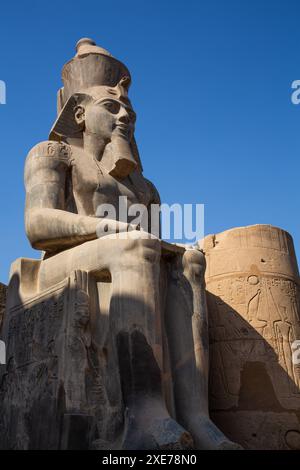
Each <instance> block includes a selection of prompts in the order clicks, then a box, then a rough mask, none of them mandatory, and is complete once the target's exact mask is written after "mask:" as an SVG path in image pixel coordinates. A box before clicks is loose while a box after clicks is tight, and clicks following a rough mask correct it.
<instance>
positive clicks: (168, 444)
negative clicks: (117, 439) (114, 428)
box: [122, 409, 194, 450]
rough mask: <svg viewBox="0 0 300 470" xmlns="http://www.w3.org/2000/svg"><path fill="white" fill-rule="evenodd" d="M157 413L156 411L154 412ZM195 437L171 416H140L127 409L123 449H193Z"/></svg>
mask: <svg viewBox="0 0 300 470" xmlns="http://www.w3.org/2000/svg"><path fill="white" fill-rule="evenodd" d="M154 414H155V413H154ZM192 448H194V445H193V438H192V436H191V435H190V433H188V432H187V431H186V430H185V429H184V428H183V427H182V426H180V425H179V424H178V423H177V422H176V421H175V420H173V419H172V418H170V417H169V416H163V417H159V416H153V417H152V418H151V419H149V417H147V416H145V417H144V419H143V417H142V416H141V414H140V413H138V416H136V415H135V414H134V412H131V411H130V410H128V409H127V412H126V416H125V432H124V438H123V444H122V449H124V450H152V449H156V450H157V449H162V450H163V449H169V450H176V449H177V450H183V449H192Z"/></svg>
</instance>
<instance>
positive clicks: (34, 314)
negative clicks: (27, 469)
mask: <svg viewBox="0 0 300 470" xmlns="http://www.w3.org/2000/svg"><path fill="white" fill-rule="evenodd" d="M62 79H63V84H64V86H63V88H61V89H60V90H59V93H58V117H57V120H56V122H55V123H54V125H53V127H52V130H51V132H50V137H49V139H50V140H48V141H45V142H41V143H39V144H37V145H36V146H35V147H33V148H32V149H31V151H30V152H29V154H28V157H27V160H26V166H25V186H26V214H25V221H26V232H27V236H28V238H29V240H30V243H31V245H32V247H34V248H36V249H37V250H41V251H42V252H43V253H42V259H40V260H30V259H24V258H22V259H18V260H17V261H15V262H14V264H13V265H12V268H11V275H10V284H9V287H8V297H7V299H8V300H7V309H6V314H5V318H4V322H3V335H4V337H5V338H7V370H6V373H5V374H4V376H3V377H2V385H1V399H2V404H3V409H5V410H4V411H3V413H2V418H1V428H0V431H1V430H2V431H3V432H4V431H5V438H4V437H3V436H2V438H1V439H2V441H1V442H2V444H1V445H2V447H6V448H16V449H20V448H26V449H27V448H28V449H29V448H52V449H55V448H60V449H67V448H90V449H93V448H94V449H100V448H102V449H184V448H196V449H236V448H240V447H239V445H237V444H235V443H233V442H232V441H230V440H229V439H228V438H226V437H225V436H224V434H223V433H222V432H221V431H220V430H219V429H218V428H217V427H216V425H215V424H214V423H213V422H212V421H211V420H210V418H209V412H208V372H209V365H208V359H209V358H208V319H207V307H206V298H205V283H204V273H205V259H204V255H203V253H202V251H201V249H200V248H199V247H198V244H196V245H195V246H193V247H191V246H185V245H179V244H178V245H176V244H172V243H167V242H165V241H162V240H161V239H160V238H159V236H157V234H153V233H152V234H151V233H150V232H151V230H150V229H149V231H147V230H144V229H143V227H141V226H140V224H136V223H135V222H134V220H133V219H134V218H133V217H132V218H131V219H130V218H129V219H128V220H127V221H124V220H123V219H122V218H121V217H120V215H119V212H120V207H119V200H120V197H126V198H127V204H128V207H129V209H130V207H131V206H132V205H134V204H140V205H143V207H146V208H147V209H148V213H149V214H151V206H152V205H154V204H155V205H159V204H160V198H159V194H158V192H157V190H156V189H155V187H154V185H153V184H152V183H150V182H149V181H148V180H147V179H145V177H144V176H143V173H142V166H141V161H140V158H139V154H138V149H137V146H136V143H135V139H134V126H135V118H136V115H135V113H134V111H133V108H132V105H131V103H130V101H129V98H128V88H129V85H130V81H131V79H130V73H129V71H128V70H127V68H126V67H125V66H124V65H123V64H122V63H121V62H119V61H118V60H116V59H115V58H114V57H112V55H111V54H110V53H109V52H107V51H106V50H104V49H102V48H101V47H98V46H96V45H95V43H94V42H93V41H92V40H90V39H86V38H85V39H82V40H80V41H79V42H78V44H77V53H76V56H75V57H74V58H73V59H72V60H70V61H69V62H67V64H66V65H65V66H64V68H63V72H62ZM107 205H110V206H113V207H114V209H115V214H116V217H115V218H114V217H111V218H110V217H109V216H105V214H104V213H103V212H101V211H100V212H99V207H100V208H101V207H102V208H103V207H106V206H107ZM106 215H107V214H106ZM149 227H151V220H150V222H149ZM14 383H17V384H18V386H17V387H15V388H14V389H13V390H12V388H13V384H14ZM8 390H10V393H8ZM4 441H5V442H4ZM3 442H4V443H3Z"/></svg>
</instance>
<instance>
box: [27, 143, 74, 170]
mask: <svg viewBox="0 0 300 470" xmlns="http://www.w3.org/2000/svg"><path fill="white" fill-rule="evenodd" d="M40 158H43V159H48V160H43V163H44V164H46V165H47V163H49V164H51V162H53V161H56V162H61V163H65V164H66V165H67V166H69V164H70V162H71V147H70V145H68V144H66V143H64V142H56V141H54V140H45V141H44V142H39V143H38V144H36V145H35V146H34V147H33V148H32V149H31V150H30V151H29V153H28V155H27V159H26V164H27V163H29V162H32V161H33V160H36V159H40Z"/></svg>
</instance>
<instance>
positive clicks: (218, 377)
mask: <svg viewBox="0 0 300 470" xmlns="http://www.w3.org/2000/svg"><path fill="white" fill-rule="evenodd" d="M266 234H267V235H266ZM266 237H267V239H268V240H269V243H270V246H268V245H267V243H265V241H264V239H265V238H266ZM215 241H216V243H215V244H214V246H212V247H209V246H208V245H206V258H207V262H208V265H209V267H210V271H209V272H208V273H207V277H206V282H207V298H208V308H209V319H210V324H209V327H210V328H209V330H210V364H211V370H210V407H211V410H212V411H213V413H215V417H216V419H217V423H218V424H219V425H220V421H218V419H221V422H222V423H223V426H226V424H225V423H227V424H228V420H230V422H231V431H232V429H233V424H232V423H233V421H234V413H233V411H232V410H237V411H236V415H235V416H236V419H241V417H240V413H238V410H241V409H244V408H245V406H246V407H247V406H248V408H249V409H252V410H253V412H254V411H255V410H256V411H257V412H260V413H261V408H260V407H261V403H262V402H264V403H265V405H264V411H265V412H267V411H274V407H275V408H276V410H277V412H281V410H282V412H283V410H300V380H299V371H300V370H299V365H295V364H293V362H292V343H293V342H294V341H295V340H296V339H299V338H300V305H299V298H300V296H299V294H300V292H299V277H298V272H297V270H295V269H294V267H295V266H296V263H295V259H294V252H293V249H292V246H291V243H290V239H289V236H288V235H287V234H286V233H285V232H283V231H282V230H280V229H276V228H274V227H268V226H254V227H245V228H244V229H233V230H231V231H228V232H224V233H223V234H220V235H217V236H216V240H215ZM271 241H272V243H271ZM235 244H236V246H235ZM220 258H222V261H221V264H220V261H219V260H220ZM288 258H290V259H288ZM232 260H233V267H234V269H233V270H231V269H230V268H231V262H232ZM238 266H239V267H240V268H239V270H238V269H237V267H238ZM224 268H225V269H224ZM223 269H224V271H225V272H222V271H223ZM232 271H235V272H232ZM250 369H251V374H253V376H254V377H253V378H252V379H251V381H252V383H254V382H255V380H257V384H256V392H257V394H258V395H257V400H254V399H253V402H252V404H251V403H250V402H251V397H250V395H249V397H248V399H246V401H245V399H244V388H245V387H244V385H243V380H248V376H249V377H250V372H249V371H250ZM260 374H261V378H259V376H260ZM263 376H264V377H265V378H263ZM245 377H246V378H247V379H245ZM255 377H256V378H255ZM249 380H250V379H249ZM264 380H267V381H269V389H267V388H268V387H267V386H266V384H265V388H264V387H263V386H262V383H263V382H264ZM249 387H250V386H249V385H248V388H249ZM246 392H247V391H246ZM246 392H245V393H246ZM271 395H272V396H271ZM247 400H248V403H247ZM259 400H260V403H259ZM225 410H228V415H226V413H225ZM218 411H219V415H218V413H217V412H218ZM249 414H250V412H249ZM220 416H221V417H222V418H220ZM229 416H230V418H229ZM288 417H289V413H287V414H286V418H285V421H286V427H287V428H288V427H289V426H291V425H292V424H291V420H292V418H288ZM247 419H248V418H247ZM249 419H250V418H249ZM266 419H267V418H266ZM258 423H259V419H258ZM289 423H290V424H289ZM260 424H261V423H260ZM273 425H274V424H273ZM221 427H222V424H221ZM242 428H243V426H242V424H241V425H240V430H241V429H242ZM297 428H299V424H298V425H297ZM224 429H225V428H224ZM277 431H278V433H279V428H278V426H277ZM286 431H288V429H286ZM226 432H227V433H228V432H229V435H230V436H231V437H234V438H235V439H236V440H238V441H239V442H240V443H242V444H243V445H245V446H246V447H247V445H248V446H250V448H251V445H252V446H253V445H254V446H255V447H254V448H257V445H259V444H257V441H255V439H254V441H255V444H253V443H252V444H249V443H248V444H247V443H246V442H245V441H248V438H249V436H248V435H245V436H244V441H243V442H241V440H239V439H241V435H242V433H240V438H239V437H238V436H237V435H236V434H235V433H233V435H232V434H231V433H230V429H229V431H228V429H227V428H226ZM236 432H237V429H236ZM254 434H255V432H254ZM252 441H253V438H252ZM268 445H269V446H271V447H272V446H273V447H272V448H288V446H287V444H286V439H285V438H284V437H283V436H282V435H281V437H280V436H279V434H278V435H277V440H276V443H274V442H269V443H268ZM286 446H287V447H286ZM252 448H253V447H252Z"/></svg>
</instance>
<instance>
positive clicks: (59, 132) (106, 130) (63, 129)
mask: <svg viewBox="0 0 300 470" xmlns="http://www.w3.org/2000/svg"><path fill="white" fill-rule="evenodd" d="M62 79H63V82H64V86H63V88H61V89H60V90H59V92H58V100H57V102H58V106H57V107H58V117H57V119H56V121H55V123H54V125H53V127H52V129H51V132H50V139H51V140H58V141H66V142H68V139H71V138H73V139H74V138H78V139H80V138H82V137H83V134H84V133H86V134H90V135H94V136H97V137H98V138H99V139H102V140H103V142H105V143H106V144H108V143H110V142H111V143H112V145H113V146H114V148H115V149H116V152H117V153H119V154H121V153H123V157H124V155H125V154H126V155H125V160H127V162H129V161H130V160H131V164H129V163H128V168H127V170H126V172H128V171H129V170H132V169H133V167H134V166H135V167H139V168H140V169H141V165H140V159H139V155H138V150H137V147H136V143H135V140H134V125H135V119H136V115H135V113H134V111H133V108H132V105H131V103H130V100H129V98H128V89H129V85H130V81H131V78H130V73H129V71H128V69H127V68H126V67H125V65H123V64H122V63H121V62H119V61H118V60H117V59H115V58H114V57H112V56H111V54H110V53H109V52H107V51H106V50H105V49H102V48H100V47H98V46H96V45H95V43H94V42H93V41H92V40H91V39H86V38H84V39H82V40H80V41H79V42H78V43H77V54H76V56H75V57H74V58H73V59H72V60H71V61H69V62H68V63H67V64H66V65H65V66H64V68H63V72H62ZM113 153H115V152H113ZM130 153H131V155H132V158H131V157H130V155H129V154H130ZM123 157H121V155H118V156H117V157H116V155H114V159H115V160H116V161H117V160H118V159H119V158H123ZM123 163H124V158H123ZM122 165H123V164H122ZM123 167H124V165H123V166H122V168H123ZM120 168H121V167H120Z"/></svg>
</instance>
